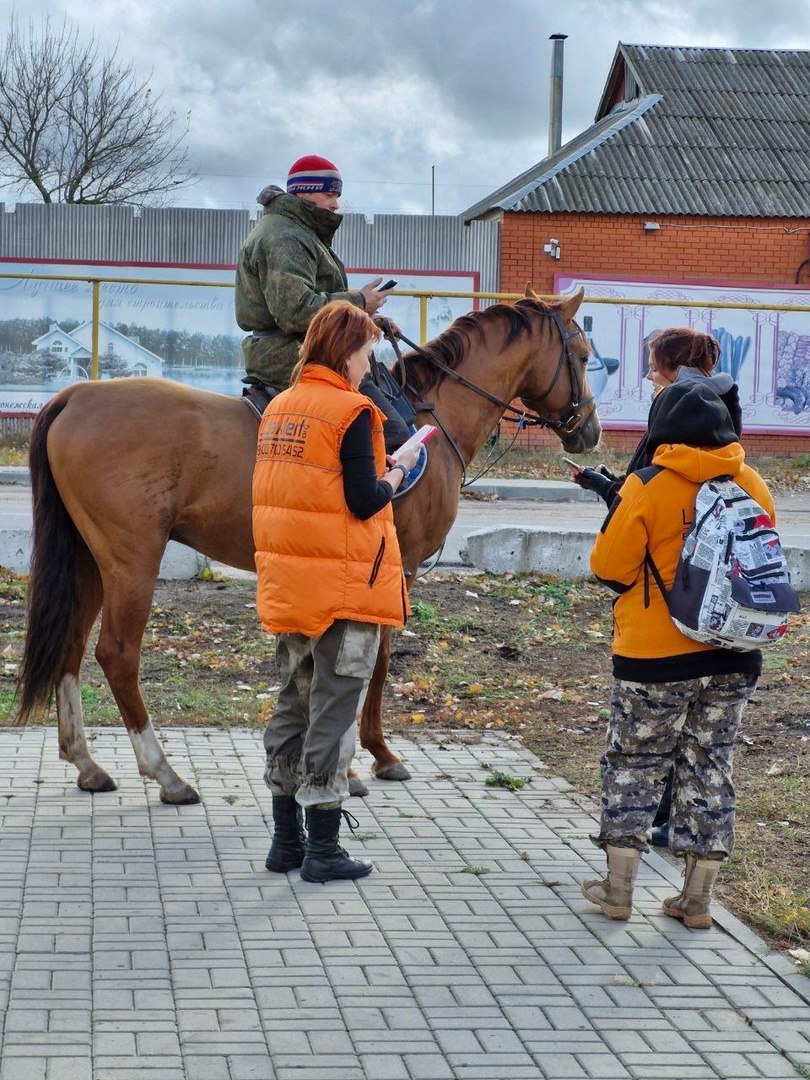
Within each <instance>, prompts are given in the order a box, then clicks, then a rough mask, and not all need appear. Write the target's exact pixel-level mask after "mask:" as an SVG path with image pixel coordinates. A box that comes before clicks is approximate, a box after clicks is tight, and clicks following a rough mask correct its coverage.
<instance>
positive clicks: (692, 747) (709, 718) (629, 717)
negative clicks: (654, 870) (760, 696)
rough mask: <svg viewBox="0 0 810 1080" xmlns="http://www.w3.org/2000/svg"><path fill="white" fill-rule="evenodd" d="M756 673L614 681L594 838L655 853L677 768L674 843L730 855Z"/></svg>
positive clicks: (680, 849)
mask: <svg viewBox="0 0 810 1080" xmlns="http://www.w3.org/2000/svg"><path fill="white" fill-rule="evenodd" d="M756 684H757V679H756V676H754V675H740V674H737V675H711V676H708V675H707V676H704V677H703V678H699V679H685V680H683V681H682V682H668V683H637V682H623V681H621V680H619V679H614V682H613V694H612V700H611V718H610V724H609V726H608V738H607V748H606V750H605V753H604V756H603V757H602V820H601V830H600V833H599V836H598V837H594V838H593V839H594V842H595V843H597V844H598V845H599V846H600V847H604V845H605V844H616V845H618V846H620V847H637V848H641V850H643V851H647V850H648V847H647V841H648V840H649V835H650V832H649V830H650V826H651V825H652V821H653V818H654V817H655V811H656V809H657V807H658V803H659V802H660V799H661V794H662V792H663V790H664V785H665V783H666V779H667V774H668V773H669V770H670V767H671V766H674V790H673V796H672V809H671V811H670V818H669V825H670V834H669V836H670V848H671V850H672V851H673V852H674V853H675V854H685V853H687V852H691V853H693V854H695V855H697V856H698V858H707V857H715V858H725V857H726V856H727V855H730V854H731V850H732V847H733V845H734V816H735V802H734V785H733V784H732V763H733V753H734V740H735V738H736V735H737V729H738V727H739V724H740V718H741V716H742V712H743V709H744V708H745V704H746V702H747V701H748V699H749V698H750V697H751V695H752V694H753V693H754V690H755V688H756Z"/></svg>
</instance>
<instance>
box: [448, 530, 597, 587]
mask: <svg viewBox="0 0 810 1080" xmlns="http://www.w3.org/2000/svg"><path fill="white" fill-rule="evenodd" d="M593 536H594V534H593V530H592V529H576V530H574V529H566V530H560V529H555V528H551V527H547V526H533V527H531V528H492V529H477V530H476V531H475V532H471V533H470V534H469V536H468V537H467V539H466V541H465V543H464V545H463V547H462V549H461V559H462V562H464V563H465V564H466V565H468V566H474V567H476V568H477V569H479V570H486V571H487V572H488V573H490V574H507V573H511V574H528V573H539V574H555V575H556V576H557V577H560V578H564V579H566V580H571V579H573V578H578V577H587V576H588V575H589V573H590V569H589V565H588V559H589V556H590V552H591V548H592V547H593Z"/></svg>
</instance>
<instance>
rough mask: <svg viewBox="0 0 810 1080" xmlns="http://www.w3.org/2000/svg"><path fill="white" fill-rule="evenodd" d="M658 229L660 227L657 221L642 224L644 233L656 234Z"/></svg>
mask: <svg viewBox="0 0 810 1080" xmlns="http://www.w3.org/2000/svg"><path fill="white" fill-rule="evenodd" d="M660 228H661V226H660V225H659V224H658V222H657V221H645V222H644V232H658V230H659V229H660Z"/></svg>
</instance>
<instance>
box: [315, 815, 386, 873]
mask: <svg viewBox="0 0 810 1080" xmlns="http://www.w3.org/2000/svg"><path fill="white" fill-rule="evenodd" d="M343 815H345V817H346V820H347V821H348V823H349V828H352V829H355V828H357V819H356V818H355V819H353V818H352V817H351V815H350V814H349V813H348V812H347V811H346V810H342V809H341V808H340V807H339V806H336V807H335V808H334V809H333V810H320V809H318V807H316V806H310V807H307V846H306V854H305V855H304V864H303V866H302V867H301V877H302V878H303V879H304V881H353V880H354V879H355V878H361V877H365V876H366V874H370V873H371V871H372V869H373V867H372V865H371V863H370V862H369V861H368V859H352V858H350V856H349V855H348V853H347V852H345V851H344V850H343V848H342V847H341V846H340V844H339V843H338V836H339V835H340V819H341V816H343ZM353 821H354V824H352V822H353Z"/></svg>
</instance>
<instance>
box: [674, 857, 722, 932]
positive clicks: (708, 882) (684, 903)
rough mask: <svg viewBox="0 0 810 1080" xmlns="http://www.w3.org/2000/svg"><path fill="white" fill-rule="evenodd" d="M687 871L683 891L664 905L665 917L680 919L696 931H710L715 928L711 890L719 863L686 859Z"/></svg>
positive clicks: (715, 860)
mask: <svg viewBox="0 0 810 1080" xmlns="http://www.w3.org/2000/svg"><path fill="white" fill-rule="evenodd" d="M684 861H685V864H686V865H685V867H684V883H683V888H682V889H681V891H680V892H679V893H678V895H677V896H668V897H667V899H666V900H665V901H664V913H665V914H666V915H671V916H672V918H673V919H680V920H681V922H682V923H683V925H684V926H689V927H691V928H692V929H693V930H708V929H709V927H710V926H711V925H712V917H711V915H710V913H709V912H710V908H711V903H712V889H713V888H714V883H715V881H716V880H717V875H718V873H719V872H720V866H721V865H722V864H721V861H720V859H699V858H698V857H697V856H696V855H687V856H686V858H685V860H684Z"/></svg>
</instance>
